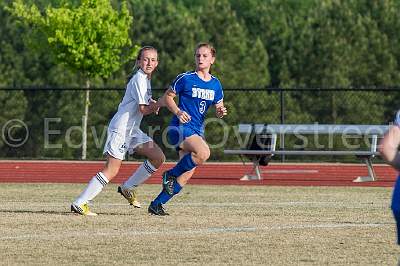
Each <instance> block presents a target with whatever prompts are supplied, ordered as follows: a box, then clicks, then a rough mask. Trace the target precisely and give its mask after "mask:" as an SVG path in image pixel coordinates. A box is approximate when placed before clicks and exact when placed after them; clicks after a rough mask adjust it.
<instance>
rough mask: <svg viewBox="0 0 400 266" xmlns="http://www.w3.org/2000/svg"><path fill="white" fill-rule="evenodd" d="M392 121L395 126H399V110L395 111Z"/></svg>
mask: <svg viewBox="0 0 400 266" xmlns="http://www.w3.org/2000/svg"><path fill="white" fill-rule="evenodd" d="M393 123H394V124H395V125H396V126H399V127H400V110H399V111H397V113H396V117H395V118H394V121H393Z"/></svg>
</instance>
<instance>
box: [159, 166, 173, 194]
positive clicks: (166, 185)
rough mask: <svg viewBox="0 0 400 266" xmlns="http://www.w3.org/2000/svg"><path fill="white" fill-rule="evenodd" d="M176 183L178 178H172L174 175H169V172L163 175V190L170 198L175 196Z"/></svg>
mask: <svg viewBox="0 0 400 266" xmlns="http://www.w3.org/2000/svg"><path fill="white" fill-rule="evenodd" d="M175 181H176V177H175V176H172V175H168V171H166V172H164V173H163V175H162V184H163V189H164V191H165V192H167V194H168V195H170V196H173V195H174V182H175Z"/></svg>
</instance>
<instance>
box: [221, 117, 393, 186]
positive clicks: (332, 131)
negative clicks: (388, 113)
mask: <svg viewBox="0 0 400 266" xmlns="http://www.w3.org/2000/svg"><path fill="white" fill-rule="evenodd" d="M388 129H389V125H338V124H269V125H265V124H239V127H238V132H239V133H241V134H254V135H255V136H257V135H260V134H267V135H268V136H269V137H270V145H269V147H266V149H263V150H250V149H228V150H224V153H225V154H231V155H270V156H274V155H320V156H323V155H329V156H345V155H354V156H357V157H359V158H360V159H362V160H363V161H364V162H365V164H366V165H367V168H368V174H369V175H368V176H360V177H357V178H356V179H354V180H353V182H365V181H375V180H376V179H377V177H376V174H375V171H374V168H373V165H372V158H373V157H375V156H377V155H379V152H378V151H377V143H378V138H379V137H382V136H383V135H384V134H385V132H387V131H388ZM287 134H292V135H295V136H297V137H299V138H303V137H304V135H315V136H318V135H322V134H325V135H326V134H328V135H332V136H333V135H338V134H341V135H342V136H359V137H366V138H368V141H369V150H360V149H358V150H354V149H348V150H326V149H325V150H324V149H317V150H293V149H292V150H287V149H282V150H277V149H276V143H277V141H278V136H279V137H280V141H281V146H282V143H284V136H285V135H287ZM247 139H248V138H247ZM253 172H254V173H255V175H254V174H253V175H251V174H249V175H245V176H244V177H243V178H242V180H252V179H256V180H260V179H261V178H262V177H261V170H260V167H259V164H258V161H257V160H253Z"/></svg>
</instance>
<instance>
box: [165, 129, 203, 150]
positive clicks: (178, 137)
mask: <svg viewBox="0 0 400 266" xmlns="http://www.w3.org/2000/svg"><path fill="white" fill-rule="evenodd" d="M167 130H168V131H167V136H168V142H169V144H170V145H172V146H174V147H175V150H176V151H179V150H181V148H180V147H179V145H181V143H182V142H183V141H184V140H185V139H186V138H188V137H190V136H192V135H198V136H200V137H203V134H202V133H201V132H200V131H198V130H195V129H193V128H191V127H184V126H169V127H168V129H167Z"/></svg>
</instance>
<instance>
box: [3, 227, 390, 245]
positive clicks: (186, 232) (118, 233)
mask: <svg viewBox="0 0 400 266" xmlns="http://www.w3.org/2000/svg"><path fill="white" fill-rule="evenodd" d="M384 226H391V227H392V226H393V225H392V224H378V223H368V224H360V223H343V224H340V223H337V224H300V225H280V226H265V227H210V228H202V229H186V230H153V231H140V230H129V231H126V230H122V231H114V230H113V231H107V232H91V233H85V232H80V233H78V232H60V233H57V234H25V235H16V236H3V237H0V241H5V240H32V239H45V240H57V239H68V238H85V239H87V238H89V237H126V236H146V235H160V236H165V235H194V234H200V235H201V234H225V233H240V232H258V231H279V230H296V229H342V228H354V227H358V228H369V227H384Z"/></svg>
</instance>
